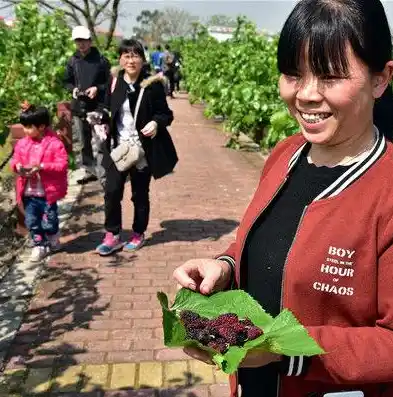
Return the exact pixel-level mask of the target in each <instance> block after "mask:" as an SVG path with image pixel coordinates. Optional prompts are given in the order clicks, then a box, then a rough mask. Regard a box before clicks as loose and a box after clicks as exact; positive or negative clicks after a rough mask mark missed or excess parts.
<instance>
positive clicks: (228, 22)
mask: <svg viewBox="0 0 393 397" xmlns="http://www.w3.org/2000/svg"><path fill="white" fill-rule="evenodd" d="M207 25H208V26H221V27H227V28H235V27H236V25H237V22H236V19H233V18H232V17H229V16H228V15H224V14H215V15H212V16H211V17H210V18H209V19H208V21H207Z"/></svg>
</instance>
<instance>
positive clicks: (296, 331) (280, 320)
mask: <svg viewBox="0 0 393 397" xmlns="http://www.w3.org/2000/svg"><path fill="white" fill-rule="evenodd" d="M266 342H267V343H268V344H269V350H270V351H271V352H273V353H278V354H284V355H286V356H314V355H318V354H323V353H324V350H323V349H322V348H321V347H320V346H319V345H318V344H317V342H315V340H314V339H312V338H311V337H310V336H309V335H308V333H307V331H306V330H305V328H304V327H303V326H302V325H301V324H300V323H299V321H298V320H297V319H296V318H295V316H294V315H293V314H292V313H291V312H290V311H289V310H287V309H285V310H283V311H282V312H281V313H280V314H279V315H278V316H277V317H276V318H275V319H274V321H273V324H272V325H271V327H270V329H269V330H268V331H267V332H266Z"/></svg>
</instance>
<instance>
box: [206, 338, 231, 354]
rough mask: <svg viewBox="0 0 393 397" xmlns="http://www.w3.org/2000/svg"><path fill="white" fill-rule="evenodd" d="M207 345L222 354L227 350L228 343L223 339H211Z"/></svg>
mask: <svg viewBox="0 0 393 397" xmlns="http://www.w3.org/2000/svg"><path fill="white" fill-rule="evenodd" d="M207 346H208V347H210V348H211V349H213V350H216V351H218V352H219V353H221V354H224V353H225V352H226V351H227V350H228V344H227V343H226V342H225V341H224V340H223V339H217V340H214V341H211V342H209V343H208V344H207Z"/></svg>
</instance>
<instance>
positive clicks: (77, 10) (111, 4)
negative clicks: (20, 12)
mask: <svg viewBox="0 0 393 397" xmlns="http://www.w3.org/2000/svg"><path fill="white" fill-rule="evenodd" d="M120 2H121V0H101V1H99V0H83V1H78V0H58V1H56V2H53V1H51V0H37V3H38V4H39V5H40V6H41V7H42V8H44V9H45V10H47V11H50V12H54V11H55V10H57V9H59V8H60V9H61V10H62V11H63V12H64V15H65V16H66V17H67V18H68V19H69V21H70V22H71V23H72V24H74V25H86V26H87V27H88V28H89V29H90V31H91V32H92V37H93V40H94V41H95V42H96V43H98V40H97V34H96V28H97V27H98V26H99V25H101V24H102V23H103V22H107V21H109V31H108V34H107V38H106V42H105V44H104V48H105V49H108V48H109V47H110V45H111V43H112V39H113V34H114V32H115V29H116V25H117V20H118V16H119V7H120ZM3 3H6V4H8V5H9V6H13V5H18V4H19V3H20V0H3Z"/></svg>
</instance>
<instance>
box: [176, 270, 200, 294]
mask: <svg viewBox="0 0 393 397" xmlns="http://www.w3.org/2000/svg"><path fill="white" fill-rule="evenodd" d="M190 273H192V269H191V268H190V267H187V265H183V266H180V267H178V268H177V269H176V270H175V271H174V272H173V278H174V279H175V280H176V281H177V282H178V283H179V284H180V285H181V286H182V287H184V288H188V289H191V290H193V291H195V290H196V289H197V284H196V280H194V279H192V278H191V277H190Z"/></svg>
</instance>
